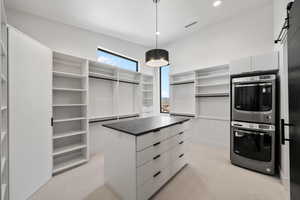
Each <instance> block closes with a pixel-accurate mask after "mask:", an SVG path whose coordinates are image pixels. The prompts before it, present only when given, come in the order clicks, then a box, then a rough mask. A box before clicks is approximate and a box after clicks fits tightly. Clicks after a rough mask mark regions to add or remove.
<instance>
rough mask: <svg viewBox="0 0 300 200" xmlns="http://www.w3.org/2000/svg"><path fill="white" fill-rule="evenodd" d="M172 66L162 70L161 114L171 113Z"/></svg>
mask: <svg viewBox="0 0 300 200" xmlns="http://www.w3.org/2000/svg"><path fill="white" fill-rule="evenodd" d="M169 72H170V66H165V67H161V68H160V112H161V113H169V112H170V85H169V84H170V80H169Z"/></svg>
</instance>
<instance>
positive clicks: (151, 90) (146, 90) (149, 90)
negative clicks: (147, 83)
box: [142, 90, 153, 92]
mask: <svg viewBox="0 0 300 200" xmlns="http://www.w3.org/2000/svg"><path fill="white" fill-rule="evenodd" d="M142 92H153V90H143V91H142Z"/></svg>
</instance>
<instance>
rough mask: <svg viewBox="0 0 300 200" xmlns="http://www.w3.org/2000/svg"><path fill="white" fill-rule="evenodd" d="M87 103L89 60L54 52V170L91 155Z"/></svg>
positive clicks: (69, 166) (83, 159) (60, 170)
mask: <svg viewBox="0 0 300 200" xmlns="http://www.w3.org/2000/svg"><path fill="white" fill-rule="evenodd" d="M87 104H88V61H87V60H85V59H81V58H77V57H73V56H69V55H65V54H61V53H57V52H54V54H53V137H52V138H53V154H52V156H53V171H52V173H53V174H56V173H59V172H62V171H65V170H67V169H70V168H72V167H75V166H77V165H79V164H83V163H84V162H87V161H88V159H89V148H88V137H89V131H88V129H89V128H88V108H87ZM78 160H80V161H82V162H78Z"/></svg>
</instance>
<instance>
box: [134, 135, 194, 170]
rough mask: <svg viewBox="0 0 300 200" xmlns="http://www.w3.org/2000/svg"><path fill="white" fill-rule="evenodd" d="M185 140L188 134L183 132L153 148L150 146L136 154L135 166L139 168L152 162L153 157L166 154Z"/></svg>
mask: <svg viewBox="0 0 300 200" xmlns="http://www.w3.org/2000/svg"><path fill="white" fill-rule="evenodd" d="M187 138H188V134H186V133H185V132H181V133H179V134H177V135H176V136H173V137H170V138H168V139H166V140H164V141H162V142H160V143H157V144H156V145H155V146H153V145H152V146H150V147H148V148H146V149H144V150H142V151H139V152H137V166H138V167H139V166H141V165H143V164H145V163H147V162H149V161H151V160H153V158H154V157H155V156H157V155H160V154H162V153H164V152H167V151H168V150H170V149H171V148H173V147H175V146H176V145H178V144H179V143H181V142H182V141H185V140H186V139H187Z"/></svg>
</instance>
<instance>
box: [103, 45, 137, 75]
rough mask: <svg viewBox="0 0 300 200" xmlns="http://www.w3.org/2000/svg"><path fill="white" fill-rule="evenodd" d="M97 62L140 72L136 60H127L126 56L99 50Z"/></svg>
mask: <svg viewBox="0 0 300 200" xmlns="http://www.w3.org/2000/svg"><path fill="white" fill-rule="evenodd" d="M97 60H98V61H99V62H103V63H106V64H109V65H114V66H117V67H120V68H123V69H127V70H131V71H136V72H137V71H138V62H137V61H136V60H133V59H130V58H126V57H124V56H121V55H118V54H115V53H112V52H109V51H107V50H103V49H99V48H98V51H97Z"/></svg>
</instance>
